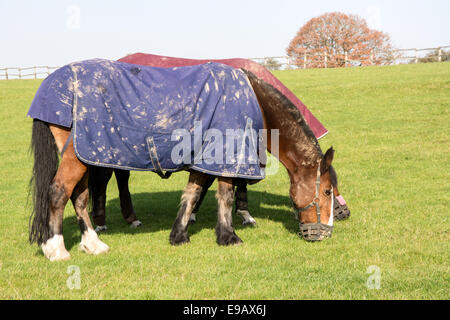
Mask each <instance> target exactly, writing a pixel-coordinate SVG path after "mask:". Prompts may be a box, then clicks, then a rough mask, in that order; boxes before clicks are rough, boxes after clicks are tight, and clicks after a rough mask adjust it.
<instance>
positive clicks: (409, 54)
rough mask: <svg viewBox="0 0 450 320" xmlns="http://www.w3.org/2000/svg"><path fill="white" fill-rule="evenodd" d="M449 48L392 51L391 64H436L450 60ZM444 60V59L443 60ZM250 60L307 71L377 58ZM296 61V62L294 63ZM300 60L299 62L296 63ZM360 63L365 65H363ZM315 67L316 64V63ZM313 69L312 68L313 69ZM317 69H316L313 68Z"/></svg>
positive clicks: (324, 56)
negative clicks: (426, 61)
mask: <svg viewBox="0 0 450 320" xmlns="http://www.w3.org/2000/svg"><path fill="white" fill-rule="evenodd" d="M448 48H450V46H443V47H437V48H423V49H417V48H411V49H397V50H393V53H394V57H393V59H392V63H391V64H404V63H419V62H420V61H421V59H424V58H425V57H427V58H435V59H436V62H442V61H445V60H450V57H449V53H448V52H445V51H444V49H448ZM430 52H436V54H435V55H430V54H428V55H427V53H430ZM444 58H446V59H444ZM250 59H251V60H253V61H255V62H258V63H260V64H262V65H264V66H266V67H268V68H269V69H270V68H272V69H309V68H311V63H312V62H317V61H321V66H322V68H323V67H324V68H327V67H328V65H329V62H331V61H335V60H337V59H339V60H341V61H342V65H343V66H345V67H351V66H360V65H372V64H376V60H377V56H376V54H372V55H366V56H361V57H359V60H355V59H350V58H349V56H348V54H347V53H345V54H340V55H331V54H327V53H321V54H315V55H311V54H304V55H303V56H302V57H299V58H298V59H296V58H294V57H289V56H276V57H262V58H250ZM296 60H297V62H296ZM298 60H300V61H301V62H298ZM362 61H365V62H366V63H365V64H363V63H362ZM316 65H317V63H316ZM313 68H314V67H313ZM315 68H317V67H315Z"/></svg>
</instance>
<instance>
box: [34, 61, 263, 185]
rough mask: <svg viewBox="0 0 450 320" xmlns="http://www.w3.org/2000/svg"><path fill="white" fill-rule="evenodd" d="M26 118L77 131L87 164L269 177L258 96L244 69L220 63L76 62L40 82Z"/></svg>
mask: <svg viewBox="0 0 450 320" xmlns="http://www.w3.org/2000/svg"><path fill="white" fill-rule="evenodd" d="M28 116H29V117H31V118H34V119H40V120H42V121H45V122H49V123H53V124H58V125H61V126H64V127H67V128H72V132H73V141H74V147H75V152H76V155H77V157H78V158H79V159H80V160H81V161H83V162H84V163H86V164H91V165H96V166H105V167H112V168H120V169H125V170H151V171H156V172H160V171H161V170H164V171H169V172H172V171H178V170H183V169H188V168H191V169H195V170H198V171H202V172H206V173H210V174H213V175H218V176H229V177H240V178H247V179H258V180H259V179H263V178H264V171H263V168H261V166H260V165H261V163H260V157H259V154H260V153H261V159H263V158H264V155H262V153H264V152H265V148H264V147H263V146H261V141H260V139H259V137H260V135H259V134H258V133H259V130H260V129H263V119H262V114H261V110H260V108H259V105H258V102H257V99H256V96H255V93H254V92H253V89H252V87H251V85H250V83H249V81H248V79H247V77H246V75H245V74H244V72H242V71H241V70H239V69H234V68H231V67H229V66H226V65H223V64H218V63H206V64H202V65H197V66H189V67H179V68H157V67H147V66H138V65H134V64H128V63H123V62H116V61H109V60H99V59H95V60H87V61H82V62H77V63H72V64H70V65H67V66H65V67H62V68H60V69H58V70H56V71H55V72H54V73H52V74H51V75H50V76H49V77H47V78H46V79H45V80H44V81H43V82H42V84H41V86H40V87H39V90H38V91H37V93H36V96H35V98H34V100H33V102H32V104H31V107H30V110H29V112H28ZM260 148H261V150H262V151H261V152H259V151H260V150H259V149H260Z"/></svg>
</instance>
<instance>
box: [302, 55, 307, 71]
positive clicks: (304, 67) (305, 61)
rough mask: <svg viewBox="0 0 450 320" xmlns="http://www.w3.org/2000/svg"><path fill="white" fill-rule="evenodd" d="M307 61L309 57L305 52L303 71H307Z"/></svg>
mask: <svg viewBox="0 0 450 320" xmlns="http://www.w3.org/2000/svg"><path fill="white" fill-rule="evenodd" d="M306 59H308V57H307V55H306V52H305V54H304V55H303V69H306V63H307V60H306Z"/></svg>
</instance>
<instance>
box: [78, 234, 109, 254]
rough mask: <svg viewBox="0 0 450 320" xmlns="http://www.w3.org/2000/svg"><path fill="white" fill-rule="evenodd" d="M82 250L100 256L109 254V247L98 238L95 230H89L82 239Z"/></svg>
mask: <svg viewBox="0 0 450 320" xmlns="http://www.w3.org/2000/svg"><path fill="white" fill-rule="evenodd" d="M80 250H82V251H84V252H86V253H87V254H93V255H98V254H102V253H105V252H108V251H109V247H108V245H107V244H105V243H104V242H102V241H101V240H100V239H99V238H98V236H97V233H95V232H94V230H92V229H88V230H86V231H85V232H84V233H83V235H82V237H81V243H80Z"/></svg>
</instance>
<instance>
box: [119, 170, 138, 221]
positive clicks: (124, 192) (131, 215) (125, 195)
mask: <svg viewBox="0 0 450 320" xmlns="http://www.w3.org/2000/svg"><path fill="white" fill-rule="evenodd" d="M114 175H115V176H116V181H117V187H118V188H119V198H120V208H121V211H122V216H123V218H124V219H125V221H126V222H127V223H128V224H129V225H130V227H131V228H139V227H141V226H142V222H141V221H139V219H138V218H137V216H136V212H135V211H134V207H133V202H132V201H131V194H130V189H129V187H128V182H129V180H130V171H128V170H120V169H114Z"/></svg>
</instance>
